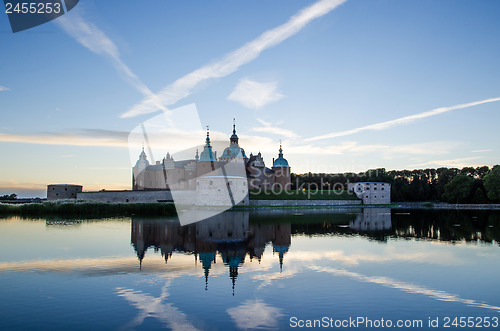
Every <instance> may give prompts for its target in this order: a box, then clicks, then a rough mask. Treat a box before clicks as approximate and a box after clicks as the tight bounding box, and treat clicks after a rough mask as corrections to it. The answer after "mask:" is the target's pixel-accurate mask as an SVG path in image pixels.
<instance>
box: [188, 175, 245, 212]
mask: <svg viewBox="0 0 500 331" xmlns="http://www.w3.org/2000/svg"><path fill="white" fill-rule="evenodd" d="M196 186H197V187H196V205H197V206H225V207H232V205H233V204H232V201H231V196H230V194H229V189H228V188H230V191H231V194H232V198H233V200H234V203H235V204H239V205H248V187H247V179H246V178H245V177H234V176H228V177H222V176H205V177H200V178H198V179H197V181H196ZM240 201H241V203H240Z"/></svg>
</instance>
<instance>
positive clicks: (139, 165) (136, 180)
mask: <svg viewBox="0 0 500 331" xmlns="http://www.w3.org/2000/svg"><path fill="white" fill-rule="evenodd" d="M148 166H149V161H148V157H147V156H146V153H145V152H144V146H142V152H141V154H139V159H138V160H137V162H136V163H135V166H134V167H133V168H132V190H134V191H137V190H144V186H146V185H145V178H144V177H145V170H146V168H147V167H148Z"/></svg>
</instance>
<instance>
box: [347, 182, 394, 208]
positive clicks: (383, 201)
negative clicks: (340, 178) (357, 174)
mask: <svg viewBox="0 0 500 331" xmlns="http://www.w3.org/2000/svg"><path fill="white" fill-rule="evenodd" d="M347 189H348V190H349V191H352V192H354V193H355V194H356V196H357V197H358V198H360V199H362V200H363V203H364V204H368V205H387V204H390V203H391V184H389V183H380V182H360V183H349V184H348V186H347Z"/></svg>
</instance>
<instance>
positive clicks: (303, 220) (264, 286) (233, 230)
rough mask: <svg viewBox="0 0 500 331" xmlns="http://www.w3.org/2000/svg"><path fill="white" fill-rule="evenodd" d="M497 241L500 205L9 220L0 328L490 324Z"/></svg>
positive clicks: (0, 237)
mask: <svg viewBox="0 0 500 331" xmlns="http://www.w3.org/2000/svg"><path fill="white" fill-rule="evenodd" d="M499 242H500V212H498V211H496V212H494V211H461V212H458V211H422V210H392V211H391V210H390V209H365V210H363V209H345V210H341V209H330V210H328V209H327V210H308V209H302V210H292V209H286V210H266V211H264V210H260V211H252V212H229V213H225V214H222V215H219V216H218V217H215V218H213V219H210V220H206V221H203V222H200V223H197V224H193V225H189V226H185V227H181V226H180V225H179V223H178V221H177V220H176V219H175V218H156V219H146V218H141V217H132V218H111V219H103V220H63V219H54V218H52V219H21V218H16V217H13V218H7V219H1V220H0V251H1V252H2V254H1V255H0V284H2V285H1V287H0V298H1V300H0V330H16V329H72V330H88V329H125V330H127V329H137V330H143V329H165V328H166V329H175V330H189V329H193V330H194V329H198V330H233V329H235V330H237V329H244V330H247V329H287V328H290V327H292V326H297V327H295V329H297V328H298V326H301V325H302V323H303V324H304V325H308V324H307V323H312V324H311V325H314V323H317V324H316V326H319V325H320V324H318V323H323V326H327V325H328V326H335V325H336V324H335V323H337V326H341V323H344V326H351V327H352V326H353V325H352V324H350V325H347V324H345V323H347V322H349V319H351V320H353V319H358V318H359V320H358V321H359V322H360V324H359V325H357V326H358V327H367V328H368V329H370V328H373V327H374V326H376V325H377V323H381V319H384V323H387V321H390V322H391V323H393V326H395V324H396V323H397V322H398V321H401V322H402V323H403V325H404V323H405V322H406V323H409V324H407V325H410V324H411V325H413V326H415V329H417V328H418V329H426V328H428V326H429V319H430V320H431V321H433V323H434V322H437V323H438V326H439V328H443V327H444V326H445V323H447V325H448V326H450V327H452V328H454V326H453V325H452V324H453V321H454V318H455V317H458V319H457V320H455V323H456V325H457V326H459V323H460V319H459V318H460V317H465V318H466V319H465V320H464V321H466V323H471V324H470V325H474V326H479V324H481V325H482V326H483V329H484V326H486V324H487V321H488V322H489V323H490V327H489V328H493V326H495V321H496V323H497V324H498V318H499V316H500V287H499V285H500V284H499V281H500V278H499V276H498V275H499V274H500V264H499V261H500V258H499V257H500V247H499ZM468 317H471V318H472V319H470V320H467V318H468ZM436 319H437V320H436ZM314 320H317V321H316V322H315V321H314ZM419 321H421V323H422V324H421V325H420V324H418V323H419ZM327 322H328V323H327ZM367 323H368V324H367ZM369 323H372V324H369ZM412 323H416V324H412ZM434 325H436V324H434ZM386 326H387V325H386ZM420 326H422V327H420Z"/></svg>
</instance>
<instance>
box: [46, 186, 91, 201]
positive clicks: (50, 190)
mask: <svg viewBox="0 0 500 331" xmlns="http://www.w3.org/2000/svg"><path fill="white" fill-rule="evenodd" d="M82 189H83V186H81V185H71V184H52V185H47V200H49V201H51V200H60V199H76V196H77V194H79V193H81V192H82Z"/></svg>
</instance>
